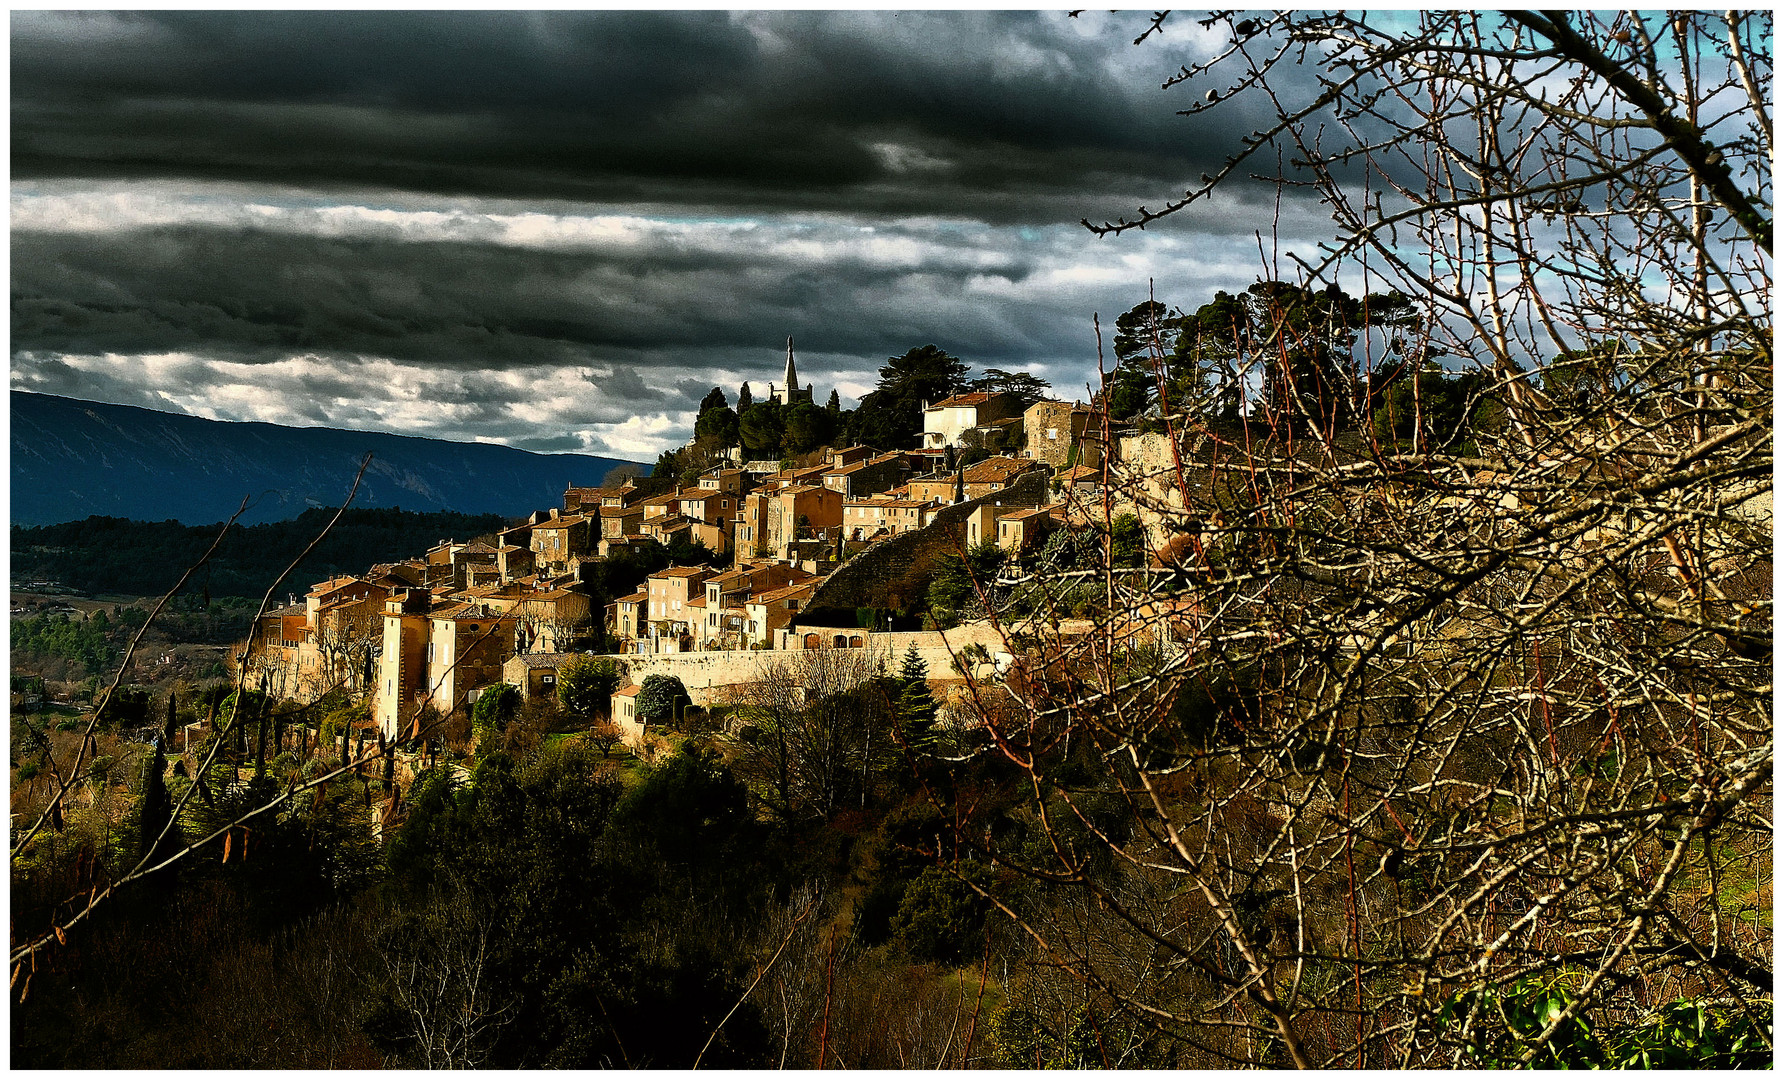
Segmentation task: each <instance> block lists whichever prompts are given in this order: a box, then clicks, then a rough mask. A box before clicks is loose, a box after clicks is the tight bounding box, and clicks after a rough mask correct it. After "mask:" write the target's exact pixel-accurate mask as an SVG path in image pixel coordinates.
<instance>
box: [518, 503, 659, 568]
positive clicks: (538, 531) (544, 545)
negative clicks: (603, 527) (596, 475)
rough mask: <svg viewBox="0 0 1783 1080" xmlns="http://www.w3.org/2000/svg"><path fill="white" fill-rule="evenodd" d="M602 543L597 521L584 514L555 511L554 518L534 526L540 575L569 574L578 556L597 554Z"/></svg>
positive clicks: (534, 545)
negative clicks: (564, 514)
mask: <svg viewBox="0 0 1783 1080" xmlns="http://www.w3.org/2000/svg"><path fill="white" fill-rule="evenodd" d="M602 512H603V513H604V512H605V511H604V510H603V511H602ZM640 513H641V511H640ZM633 531H636V530H633ZM598 540H599V536H598V535H597V534H596V532H595V525H594V519H592V518H588V517H584V516H582V515H580V514H575V515H571V516H569V517H564V516H562V515H560V514H559V513H558V512H557V511H556V510H552V511H551V513H550V516H548V517H546V518H544V519H543V520H540V521H535V522H533V523H532V558H533V565H534V567H535V568H536V569H537V571H538V572H540V573H550V574H563V573H568V572H569V570H570V567H571V563H572V561H573V560H574V559H575V558H576V557H577V556H583V555H590V554H593V553H594V550H595V544H596V542H597V541H598Z"/></svg>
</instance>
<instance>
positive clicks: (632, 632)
mask: <svg viewBox="0 0 1783 1080" xmlns="http://www.w3.org/2000/svg"><path fill="white" fill-rule="evenodd" d="M649 607H650V593H649V591H648V590H645V589H640V590H638V591H637V592H635V593H632V594H631V595H630V596H621V597H620V598H619V599H617V600H615V601H613V603H612V604H611V605H610V609H609V610H611V611H612V617H611V618H610V619H608V621H607V629H608V632H609V633H611V634H612V635H613V636H614V637H615V638H616V639H618V640H617V644H616V645H615V646H614V650H615V651H616V652H631V651H633V646H634V644H635V643H636V642H637V640H638V638H640V637H643V636H644V620H645V617H646V612H647V611H648V610H649Z"/></svg>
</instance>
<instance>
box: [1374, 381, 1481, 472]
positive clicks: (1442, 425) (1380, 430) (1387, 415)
mask: <svg viewBox="0 0 1783 1080" xmlns="http://www.w3.org/2000/svg"><path fill="white" fill-rule="evenodd" d="M1487 382H1488V378H1487V376H1486V375H1485V374H1483V373H1481V372H1477V371H1469V372H1464V373H1462V374H1460V375H1454V376H1451V375H1447V374H1445V373H1443V372H1441V371H1437V370H1429V371H1422V372H1419V373H1418V374H1417V375H1414V376H1410V377H1408V378H1404V379H1401V380H1399V381H1398V382H1395V383H1394V384H1393V385H1392V386H1390V387H1388V388H1387V389H1386V391H1385V392H1384V393H1383V394H1382V395H1381V403H1380V406H1379V407H1378V408H1376V409H1375V410H1374V433H1375V437H1376V438H1378V439H1379V440H1380V441H1381V442H1382V443H1383V444H1386V445H1388V446H1391V445H1393V444H1395V443H1403V444H1407V445H1408V447H1409V448H1412V449H1429V450H1437V451H1450V452H1453V451H1456V450H1458V449H1460V447H1461V444H1462V442H1463V440H1465V439H1467V438H1468V436H1469V434H1470V433H1471V431H1472V429H1473V427H1474V423H1475V418H1476V416H1477V414H1478V413H1479V412H1480V411H1481V409H1482V407H1483V406H1484V405H1485V404H1486V402H1485V400H1484V398H1483V396H1482V391H1483V390H1484V388H1485V386H1486V384H1487Z"/></svg>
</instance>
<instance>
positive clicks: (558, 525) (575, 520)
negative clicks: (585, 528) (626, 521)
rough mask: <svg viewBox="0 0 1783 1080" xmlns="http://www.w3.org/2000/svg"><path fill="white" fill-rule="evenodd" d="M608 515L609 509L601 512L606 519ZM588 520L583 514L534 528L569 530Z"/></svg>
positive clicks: (562, 518)
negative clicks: (572, 526)
mask: <svg viewBox="0 0 1783 1080" xmlns="http://www.w3.org/2000/svg"><path fill="white" fill-rule="evenodd" d="M641 512H642V511H640V513H641ZM606 513H607V508H604V507H603V508H602V510H601V516H603V517H605V516H606ZM587 520H588V519H587V518H585V517H583V516H582V515H581V514H576V515H573V516H571V517H560V518H550V519H548V520H546V521H541V522H539V523H538V524H537V525H534V526H533V528H535V529H567V528H569V527H570V526H571V525H580V524H582V523H583V522H584V521H587Z"/></svg>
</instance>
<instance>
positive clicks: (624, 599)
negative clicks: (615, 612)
mask: <svg viewBox="0 0 1783 1080" xmlns="http://www.w3.org/2000/svg"><path fill="white" fill-rule="evenodd" d="M648 599H650V594H649V593H648V592H635V593H632V594H631V595H630V596H621V597H620V598H619V599H617V600H615V601H613V602H614V603H615V604H642V603H643V602H644V601H646V600H648Z"/></svg>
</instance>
